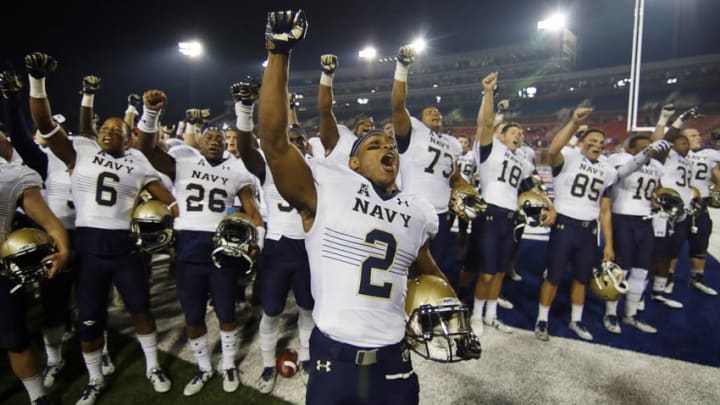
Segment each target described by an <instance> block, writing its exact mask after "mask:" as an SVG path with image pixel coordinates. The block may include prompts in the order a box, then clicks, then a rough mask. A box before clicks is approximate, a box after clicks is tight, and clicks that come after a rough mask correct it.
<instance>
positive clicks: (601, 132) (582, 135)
mask: <svg viewBox="0 0 720 405" xmlns="http://www.w3.org/2000/svg"><path fill="white" fill-rule="evenodd" d="M593 132H597V133H599V134H600V135H602V136H603V139H607V135H605V131H603V130H602V129H600V128H588V129H586V130H585V131H584V132H583V133H582V134H580V136H579V137H578V141H582V140H583V139H585V138H586V137H587V136H588V135H590V134H591V133H593Z"/></svg>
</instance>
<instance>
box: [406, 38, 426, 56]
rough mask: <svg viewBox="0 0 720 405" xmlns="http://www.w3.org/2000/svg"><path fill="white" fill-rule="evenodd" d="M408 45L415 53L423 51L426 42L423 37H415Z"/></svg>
mask: <svg viewBox="0 0 720 405" xmlns="http://www.w3.org/2000/svg"><path fill="white" fill-rule="evenodd" d="M410 46H411V47H412V48H413V49H414V50H415V52H416V53H423V51H425V48H426V47H427V42H425V39H424V38H417V39H415V40H414V41H412V42H411V43H410Z"/></svg>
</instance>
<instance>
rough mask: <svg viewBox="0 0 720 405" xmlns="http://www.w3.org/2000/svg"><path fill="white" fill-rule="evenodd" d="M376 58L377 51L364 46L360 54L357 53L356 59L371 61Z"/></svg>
mask: <svg viewBox="0 0 720 405" xmlns="http://www.w3.org/2000/svg"><path fill="white" fill-rule="evenodd" d="M376 56H377V49H375V48H373V47H372V46H366V47H365V48H363V49H361V50H360V52H358V57H359V58H360V59H365V60H372V59H375V57H376Z"/></svg>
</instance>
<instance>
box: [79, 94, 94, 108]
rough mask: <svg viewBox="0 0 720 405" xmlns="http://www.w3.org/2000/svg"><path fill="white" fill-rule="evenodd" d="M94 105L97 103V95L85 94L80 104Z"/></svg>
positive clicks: (85, 105)
mask: <svg viewBox="0 0 720 405" xmlns="http://www.w3.org/2000/svg"><path fill="white" fill-rule="evenodd" d="M94 105H95V95H94V94H83V96H82V101H80V106H81V107H88V108H93V106H94Z"/></svg>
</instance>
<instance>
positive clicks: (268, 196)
mask: <svg viewBox="0 0 720 405" xmlns="http://www.w3.org/2000/svg"><path fill="white" fill-rule="evenodd" d="M263 158H265V155H264V154H263ZM313 160H315V159H314V158H313ZM262 188H263V192H264V194H265V203H266V209H267V213H268V217H267V233H266V236H265V237H266V238H267V239H271V240H280V238H281V237H283V236H284V237H286V238H290V239H305V231H304V230H303V225H302V218H301V217H300V213H298V211H297V210H296V209H295V208H293V207H291V206H290V204H289V203H288V202H287V201H285V199H284V198H283V197H282V196H281V195H280V192H279V191H278V189H277V187H276V186H275V179H273V176H272V173H271V172H270V167H268V166H267V164H265V183H264V184H263V187H262Z"/></svg>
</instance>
